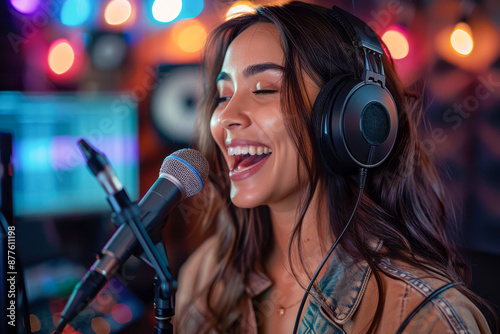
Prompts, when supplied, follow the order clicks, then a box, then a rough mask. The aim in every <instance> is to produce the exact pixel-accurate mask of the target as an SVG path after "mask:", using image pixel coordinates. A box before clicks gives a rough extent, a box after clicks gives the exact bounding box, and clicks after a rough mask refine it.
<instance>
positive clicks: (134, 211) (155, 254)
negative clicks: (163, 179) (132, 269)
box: [108, 192, 177, 334]
mask: <svg viewBox="0 0 500 334" xmlns="http://www.w3.org/2000/svg"><path fill="white" fill-rule="evenodd" d="M123 194H124V195H125V196H126V193H125V192H118V193H117V194H112V195H109V196H108V201H109V202H110V204H111V207H112V208H113V211H114V213H115V219H116V220H117V221H120V222H125V223H127V224H128V225H129V226H130V228H131V229H132V231H133V233H134V235H135V237H136V238H137V240H139V243H140V244H141V247H142V249H143V250H144V253H145V255H146V259H147V261H145V262H146V263H147V264H148V265H150V266H151V267H152V268H153V269H154V270H155V271H156V275H155V277H154V282H153V285H154V288H155V301H154V306H155V319H156V325H155V331H154V333H155V334H173V330H174V328H173V325H172V323H171V318H172V317H173V316H174V314H175V291H176V289H177V283H176V282H175V280H174V279H173V277H172V274H171V272H170V268H169V265H168V260H167V254H166V252H165V247H164V246H163V244H162V243H161V242H160V243H158V244H157V247H155V246H154V245H153V241H152V240H151V237H150V236H149V234H148V233H147V231H146V229H145V228H144V225H143V224H142V223H141V221H140V219H139V216H140V209H139V207H138V206H137V205H136V204H131V205H126V206H122V204H120V203H123V202H124V201H127V199H126V198H124V196H123ZM126 197H127V198H128V196H126ZM160 253H161V254H160ZM141 258H143V257H141ZM146 259H144V258H143V260H146Z"/></svg>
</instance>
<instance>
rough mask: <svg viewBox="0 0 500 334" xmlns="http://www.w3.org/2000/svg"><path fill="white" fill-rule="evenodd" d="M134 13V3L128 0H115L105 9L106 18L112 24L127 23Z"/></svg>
mask: <svg viewBox="0 0 500 334" xmlns="http://www.w3.org/2000/svg"><path fill="white" fill-rule="evenodd" d="M131 15H132V5H131V4H130V2H128V1H127V0H113V1H111V2H110V3H109V4H108V5H107V6H106V9H105V10H104V19H105V20H106V22H108V24H110V25H119V24H122V23H125V22H126V21H127V20H128V19H129V18H130V16H131Z"/></svg>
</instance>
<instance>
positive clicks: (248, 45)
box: [211, 23, 319, 209]
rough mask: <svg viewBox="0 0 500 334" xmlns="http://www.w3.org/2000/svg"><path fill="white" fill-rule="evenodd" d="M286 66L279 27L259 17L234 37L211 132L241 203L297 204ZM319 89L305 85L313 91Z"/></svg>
mask: <svg viewBox="0 0 500 334" xmlns="http://www.w3.org/2000/svg"><path fill="white" fill-rule="evenodd" d="M283 66H284V55H283V51H282V49H281V45H280V42H279V34H278V30H277V29H276V27H275V26H274V25H273V24H271V23H258V24H254V25H252V26H251V27H249V28H247V29H246V30H245V31H243V32H242V33H241V34H240V35H239V36H238V37H236V38H235V39H234V41H233V42H232V43H231V45H230V46H229V48H228V50H227V53H226V55H225V58H224V62H223V65H222V69H221V73H220V74H219V76H218V79H217V89H218V92H219V97H220V100H219V101H220V102H219V104H218V106H217V108H216V109H215V111H214V113H213V115H212V119H211V132H212V136H213V138H214V139H215V141H216V142H217V145H218V146H219V148H220V150H221V151H222V154H223V155H224V158H225V160H226V163H227V165H228V168H229V171H230V172H229V177H230V179H231V199H232V201H233V203H234V204H235V205H236V206H238V207H241V208H253V207H257V206H259V205H270V206H272V205H283V204H284V205H285V206H289V205H295V209H296V208H297V207H296V205H297V202H296V200H297V198H298V197H297V190H299V189H301V187H302V186H303V184H302V185H301V184H299V180H298V171H299V172H300V173H301V176H302V177H301V180H302V181H304V180H305V177H303V176H304V175H302V174H303V171H304V167H303V166H302V163H301V162H299V156H298V153H297V150H296V148H295V145H294V144H293V141H292V139H291V138H290V137H289V136H288V133H287V130H286V128H285V123H284V120H283V114H282V112H281V103H280V95H281V94H280V89H281V84H282V75H283V69H284V68H283ZM306 81H308V82H311V81H310V80H306ZM318 91H319V90H318V89H317V88H315V87H312V85H307V92H308V95H309V96H310V97H313V98H315V97H316V95H317V93H318ZM304 140H305V138H304Z"/></svg>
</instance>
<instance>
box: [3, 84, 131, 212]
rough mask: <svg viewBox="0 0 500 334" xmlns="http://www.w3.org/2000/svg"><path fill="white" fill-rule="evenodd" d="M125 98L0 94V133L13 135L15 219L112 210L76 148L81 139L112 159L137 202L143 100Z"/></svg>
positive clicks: (97, 95)
mask: <svg viewBox="0 0 500 334" xmlns="http://www.w3.org/2000/svg"><path fill="white" fill-rule="evenodd" d="M120 96H121V95H120V94H119V93H109V94H90V93H85V94H84V93H48V94H47V93H21V92H0V132H7V133H11V134H12V137H13V152H12V164H13V174H14V175H13V197H14V198H13V200H14V215H15V216H16V217H23V218H25V217H33V216H35V217H46V216H51V217H56V216H58V217H60V216H68V215H75V214H96V213H104V212H109V211H110V207H109V204H108V202H107V200H106V194H105V192H104V190H103V189H102V188H101V186H100V185H99V183H98V181H97V180H95V178H94V176H93V175H92V173H91V172H90V171H89V170H88V168H87V166H86V164H85V159H84V157H83V155H82V153H81V151H80V149H79V147H78V144H77V141H78V140H79V139H80V138H84V139H86V140H87V142H89V143H90V144H91V145H92V146H94V147H95V148H96V149H97V150H99V151H100V152H102V153H104V154H105V155H106V156H107V157H108V160H109V161H110V164H111V166H112V168H113V169H114V171H115V172H116V174H117V176H118V178H119V179H120V181H121V182H122V183H123V185H124V186H125V189H126V190H127V192H128V194H129V196H130V197H131V199H133V200H135V199H137V197H138V193H139V161H138V160H139V159H138V118H137V105H136V104H135V103H131V102H130V100H128V99H127V100H124V99H121V97H120Z"/></svg>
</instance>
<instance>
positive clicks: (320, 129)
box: [312, 75, 348, 172]
mask: <svg viewBox="0 0 500 334" xmlns="http://www.w3.org/2000/svg"><path fill="white" fill-rule="evenodd" d="M347 78H348V76H347V75H341V76H335V77H333V78H332V79H331V80H330V81H328V82H327V83H326V84H325V85H324V86H323V88H322V89H321V90H320V91H319V93H318V96H317V97H316V100H315V101H314V105H313V109H312V122H313V124H314V126H315V129H314V132H315V134H316V144H317V147H318V150H319V154H320V156H321V163H322V164H323V166H324V167H325V168H326V169H327V170H328V171H329V172H332V171H334V170H336V168H332V167H333V166H335V164H336V163H337V162H338V161H339V158H337V156H336V150H335V148H334V147H333V142H332V140H331V136H330V135H329V133H330V132H331V131H330V130H327V131H325V125H326V124H330V123H331V120H330V119H331V117H332V116H333V115H331V113H330V112H329V110H330V108H329V107H328V106H329V105H330V104H331V102H332V101H333V100H335V96H336V95H337V94H338V92H339V91H340V88H341V87H340V86H341V85H342V82H345V81H344V80H347Z"/></svg>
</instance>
